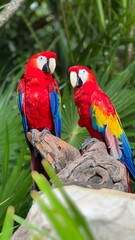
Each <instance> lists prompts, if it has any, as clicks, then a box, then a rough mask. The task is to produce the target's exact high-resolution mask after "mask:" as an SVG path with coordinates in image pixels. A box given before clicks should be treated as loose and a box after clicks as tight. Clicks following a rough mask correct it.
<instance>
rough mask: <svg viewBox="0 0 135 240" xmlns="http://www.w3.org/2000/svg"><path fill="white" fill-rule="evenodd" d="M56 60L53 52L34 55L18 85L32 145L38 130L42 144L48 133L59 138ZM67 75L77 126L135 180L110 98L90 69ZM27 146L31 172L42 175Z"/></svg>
mask: <svg viewBox="0 0 135 240" xmlns="http://www.w3.org/2000/svg"><path fill="white" fill-rule="evenodd" d="M56 58H57V56H56V54H55V53H54V52H41V53H38V54H35V55H33V56H32V57H31V58H30V59H29V61H28V63H27V65H26V69H25V73H24V77H23V78H22V79H21V80H20V81H19V83H18V87H17V92H18V106H19V110H20V113H21V116H22V124H23V129H24V133H25V135H26V139H27V132H28V131H31V132H32V141H33V143H34V141H35V134H36V131H37V130H39V131H41V135H40V138H41V140H42V139H43V137H44V135H45V134H46V133H47V132H49V131H50V132H51V133H52V134H54V135H56V136H58V137H60V135H61V117H60V105H59V88H58V84H57V82H56V81H55V79H54V78H53V77H52V74H53V72H54V70H55V67H56ZM69 73H70V82H71V85H72V87H73V88H74V101H75V104H76V106H77V108H78V113H79V116H80V119H79V121H78V124H79V126H81V127H86V128H87V130H88V131H89V133H90V136H91V137H92V138H97V139H99V140H101V141H104V142H105V143H106V146H107V149H108V151H109V153H110V155H112V156H114V157H115V158H116V159H118V160H121V161H122V163H123V164H124V165H125V166H126V168H127V169H128V171H129V172H130V174H131V175H132V177H133V179H135V165H134V163H133V157H132V151H131V148H130V145H129V142H128V139H127V137H126V134H125V132H124V130H123V128H122V125H121V122H120V119H119V116H118V114H117V112H116V110H115V108H114V106H113V104H112V103H111V101H110V99H109V97H108V96H107V95H106V94H105V93H104V92H103V91H102V90H101V89H100V88H99V86H98V83H97V80H96V77H95V75H94V74H93V72H92V71H91V70H90V69H89V68H87V67H84V66H73V67H71V68H69ZM28 145H29V148H30V150H31V155H32V170H37V171H38V172H40V173H43V168H42V165H41V156H40V155H39V154H38V152H37V151H36V150H35V148H34V147H33V146H32V145H31V144H30V143H28Z"/></svg>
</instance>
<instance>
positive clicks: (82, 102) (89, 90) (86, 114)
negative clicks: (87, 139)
mask: <svg viewBox="0 0 135 240" xmlns="http://www.w3.org/2000/svg"><path fill="white" fill-rule="evenodd" d="M69 73H70V81H71V85H72V86H73V88H74V100H75V104H76V106H77V108H78V113H79V116H80V119H79V121H78V124H79V125H80V126H81V127H86V128H87V130H88V131H89V133H90V135H91V137H92V138H97V139H99V140H101V141H104V142H105V143H106V146H107V148H108V151H109V153H110V155H112V156H113V157H114V158H116V159H118V160H121V161H122V163H123V164H124V165H125V166H126V168H127V169H128V171H129V172H130V173H131V175H132V177H133V179H135V165H134V162H133V156H132V151H131V148H130V144H129V141H128V139H127V136H126V134H125V132H124V130H123V128H122V124H121V122H120V119H119V116H118V114H117V112H116V110H115V108H114V106H113V104H112V102H111V100H110V99H109V97H108V96H107V95H106V94H105V93H104V92H103V91H102V90H101V89H100V88H99V86H98V83H97V80H96V77H95V75H94V74H93V72H92V71H91V70H90V69H89V68H87V67H84V66H73V67H71V68H70V69H69Z"/></svg>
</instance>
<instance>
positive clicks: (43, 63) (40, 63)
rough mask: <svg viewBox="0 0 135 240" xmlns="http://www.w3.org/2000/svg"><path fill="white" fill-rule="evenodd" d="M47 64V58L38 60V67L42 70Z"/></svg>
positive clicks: (43, 57) (42, 57)
mask: <svg viewBox="0 0 135 240" xmlns="http://www.w3.org/2000/svg"><path fill="white" fill-rule="evenodd" d="M46 63H47V58H46V57H45V56H39V57H38V58H37V66H38V68H39V69H41V70H42V68H43V66H44V65H45V64H46Z"/></svg>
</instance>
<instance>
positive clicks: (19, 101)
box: [18, 93, 28, 135]
mask: <svg viewBox="0 0 135 240" xmlns="http://www.w3.org/2000/svg"><path fill="white" fill-rule="evenodd" d="M22 100H23V93H18V108H19V111H20V114H21V117H22V125H23V130H24V133H25V135H26V134H27V132H28V125H27V118H26V116H25V115H24V114H23V110H22Z"/></svg>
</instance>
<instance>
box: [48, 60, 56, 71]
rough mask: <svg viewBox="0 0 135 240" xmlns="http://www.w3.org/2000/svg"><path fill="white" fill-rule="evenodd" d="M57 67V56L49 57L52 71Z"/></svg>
mask: <svg viewBox="0 0 135 240" xmlns="http://www.w3.org/2000/svg"><path fill="white" fill-rule="evenodd" d="M55 68H56V60H55V58H50V59H49V69H50V72H51V73H53V72H54V70H55Z"/></svg>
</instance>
